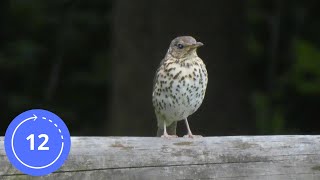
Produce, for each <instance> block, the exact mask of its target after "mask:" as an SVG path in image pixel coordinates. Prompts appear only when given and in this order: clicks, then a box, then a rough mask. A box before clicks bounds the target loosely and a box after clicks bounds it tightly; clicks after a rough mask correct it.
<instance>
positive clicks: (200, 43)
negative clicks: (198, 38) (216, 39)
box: [193, 42, 203, 48]
mask: <svg viewBox="0 0 320 180" xmlns="http://www.w3.org/2000/svg"><path fill="white" fill-rule="evenodd" d="M200 46H203V43H202V42H196V43H195V44H193V47H195V48H198V47H200Z"/></svg>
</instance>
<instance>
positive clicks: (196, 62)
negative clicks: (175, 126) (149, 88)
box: [152, 57, 208, 127]
mask: <svg viewBox="0 0 320 180" xmlns="http://www.w3.org/2000/svg"><path fill="white" fill-rule="evenodd" d="M207 82H208V75H207V70H206V67H205V64H204V63H203V61H202V60H201V59H200V58H199V57H194V58H192V59H186V60H184V61H179V60H176V59H169V60H166V61H164V62H163V63H162V65H161V66H160V67H159V69H158V71H157V74H156V77H155V81H154V89H153V94H152V97H153V105H154V107H155V112H156V116H157V119H158V126H159V127H161V126H162V125H163V124H162V123H163V121H165V122H166V125H167V126H169V125H170V124H171V123H172V122H174V121H179V120H182V119H185V118H187V117H188V116H189V115H191V114H193V113H194V112H195V111H196V110H197V109H198V108H199V107H200V105H201V103H202V101H203V99H204V96H205V92H206V87H207ZM159 119H161V120H162V121H159Z"/></svg>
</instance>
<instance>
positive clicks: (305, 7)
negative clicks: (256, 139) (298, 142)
mask: <svg viewBox="0 0 320 180" xmlns="http://www.w3.org/2000/svg"><path fill="white" fill-rule="evenodd" d="M319 5H320V4H319V2H318V1H315V0H310V1H302V0H300V1H299V0H292V1H289V0H282V1H281V0H272V1H270V0H248V1H244V0H242V1H241V0H240V1H239V0H234V1H231V0H227V1H225V0H215V1H200V0H199V1H192V0H184V1H182V0H181V1H169V0H163V1H150V0H135V1H133V0H114V1H110V0H109V1H108V0H91V1H87V0H60V1H43V0H25V1H18V0H11V1H9V0H1V1H0V29H1V30H0V38H1V39H0V73H1V76H0V83H1V84H0V107H1V113H0V135H4V133H5V130H6V127H7V126H8V125H9V123H10V121H11V120H12V119H13V118H14V117H15V116H17V115H18V114H19V113H21V112H23V111H25V110H28V109H34V108H42V109H47V110H50V111H52V112H54V113H56V114H57V115H59V116H60V117H61V118H62V119H63V120H64V121H65V122H66V124H67V125H68V127H69V130H70V132H71V135H74V136H75V135H85V136H91V135H122V136H131V135H135V136H154V135H155V133H156V119H155V116H154V112H153V107H152V103H151V94H152V79H153V76H154V73H155V71H156V69H157V66H158V64H159V63H160V61H161V59H162V58H163V57H164V55H165V53H166V50H167V48H168V46H169V43H170V41H171V40H172V39H173V38H175V37H176V36H180V35H192V36H194V37H195V38H196V39H197V40H199V41H201V42H203V43H204V44H205V46H203V47H202V48H201V49H199V52H198V54H199V56H200V57H201V58H203V60H204V62H205V63H206V65H207V68H208V73H209V85H208V89H207V94H206V98H205V101H204V102H203V105H202V106H201V107H200V109H199V110H198V111H197V112H196V113H195V114H194V115H192V116H191V117H190V118H189V120H190V125H191V129H192V130H193V132H194V133H195V134H202V135H206V136H209V135H247V134H250V135H251V134H319V133H320V118H319V110H320V108H319V106H320V103H319V102H320V34H319V32H320V21H319V17H320V16H319V15H320V12H319ZM184 132H185V126H184V124H183V123H179V135H182V134H183V133H184Z"/></svg>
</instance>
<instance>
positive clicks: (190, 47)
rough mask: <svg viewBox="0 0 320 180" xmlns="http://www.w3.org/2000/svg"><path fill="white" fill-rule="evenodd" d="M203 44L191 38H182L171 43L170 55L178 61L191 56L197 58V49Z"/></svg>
mask: <svg viewBox="0 0 320 180" xmlns="http://www.w3.org/2000/svg"><path fill="white" fill-rule="evenodd" d="M200 46H203V43H201V42H197V41H196V40H195V39H194V38H193V37H191V36H180V37H177V38H175V39H173V40H172V41H171V44H170V47H169V50H168V54H169V55H171V56H172V57H174V58H177V59H184V58H187V57H189V56H191V57H192V56H197V48H198V47H200Z"/></svg>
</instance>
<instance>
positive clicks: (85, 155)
mask: <svg viewBox="0 0 320 180" xmlns="http://www.w3.org/2000/svg"><path fill="white" fill-rule="evenodd" d="M0 179H4V180H7V179H34V177H29V176H27V175H23V174H22V173H21V172H19V171H18V170H16V169H15V168H14V167H13V166H12V165H11V164H10V163H9V162H8V159H7V157H6V156H5V151H4V147H3V137H0ZM36 179H59V180H60V179H62V180H64V179H66V180H67V179H68V180H69V179H76V180H78V179H79V180H81V179H88V180H89V179H93V180H99V179H101V180H102V179H103V180H104V179H136V180H142V179H230V180H236V179H237V180H238V179H246V180H247V179H249V180H250V179H252V180H253V179H254V180H256V179H263V180H264V179H272V180H277V179H281V180H282V179H304V180H309V179H314V180H316V179H320V136H303V135H299V136H233V137H204V138H197V139H188V138H177V139H162V138H156V137H72V147H71V151H70V155H69V158H68V160H67V161H66V163H65V164H64V165H63V166H62V167H61V168H60V169H59V170H58V171H56V172H54V173H52V174H50V175H48V176H45V177H38V178H36Z"/></svg>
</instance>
